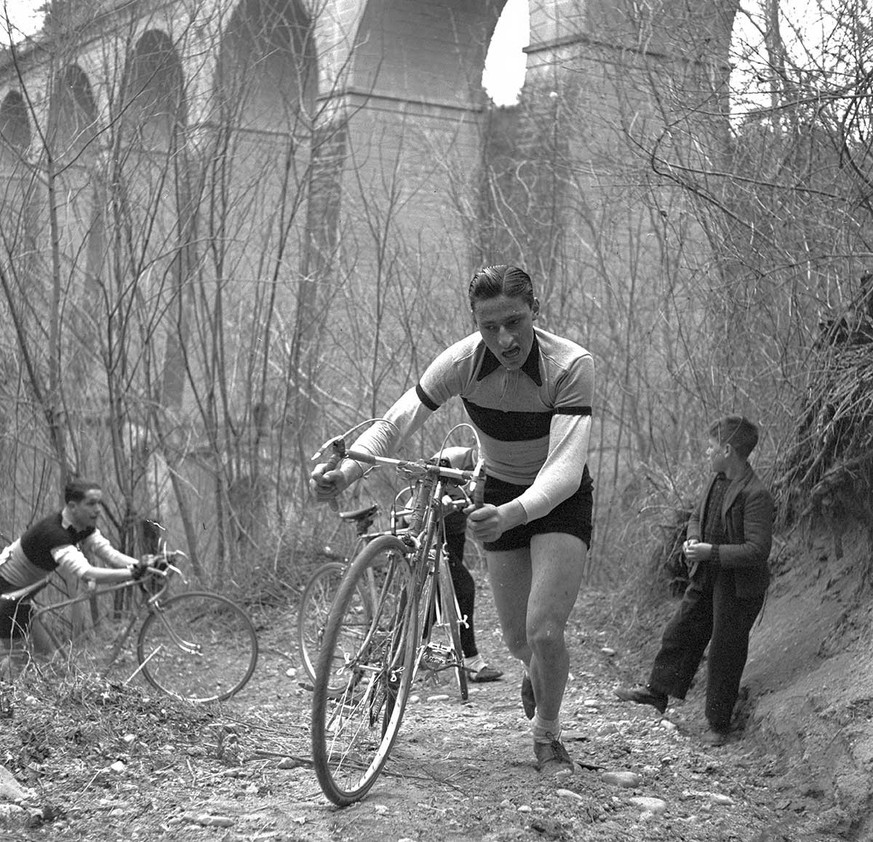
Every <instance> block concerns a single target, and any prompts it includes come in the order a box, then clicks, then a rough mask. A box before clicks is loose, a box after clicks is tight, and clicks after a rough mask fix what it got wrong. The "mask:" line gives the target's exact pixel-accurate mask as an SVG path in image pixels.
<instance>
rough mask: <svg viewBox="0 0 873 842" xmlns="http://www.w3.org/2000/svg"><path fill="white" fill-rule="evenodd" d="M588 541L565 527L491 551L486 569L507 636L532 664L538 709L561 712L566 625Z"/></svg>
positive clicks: (553, 715)
mask: <svg viewBox="0 0 873 842" xmlns="http://www.w3.org/2000/svg"><path fill="white" fill-rule="evenodd" d="M584 554H585V544H584V542H582V541H581V540H580V539H579V538H575V537H573V536H572V535H567V534H566V533H562V532H554V533H548V534H545V535H535V536H534V538H533V540H532V541H531V548H530V550H528V549H520V550H508V551H504V552H489V553H487V558H488V572H489V577H490V579H491V590H492V593H493V596H494V603H495V606H496V608H497V615H498V617H499V618H500V626H501V628H502V630H503V638H504V640H505V641H506V645H507V647H508V648H509V651H510V652H511V653H512V654H513V655H514V656H515V657H516V658H519V659H521V660H522V661H524V663H525V664H526V665H527V666H528V669H529V672H530V677H531V683H532V684H533V689H534V695H535V696H536V700H537V714H538V715H539V716H540V717H541V718H542V719H545V720H555V719H558V718H559V716H560V710H561V701H562V700H563V698H564V689H565V687H566V685H567V675H568V673H569V668H570V656H569V653H568V652H567V646H566V643H565V640H564V629H565V626H566V624H567V619H568V618H569V616H570V612H571V611H572V610H573V605H574V604H575V602H576V597H577V596H578V595H579V588H580V586H581V584H582V560H583V558H584Z"/></svg>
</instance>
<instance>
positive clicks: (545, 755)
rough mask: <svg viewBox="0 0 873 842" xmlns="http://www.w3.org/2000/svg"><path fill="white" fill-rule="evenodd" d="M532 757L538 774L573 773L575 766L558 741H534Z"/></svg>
mask: <svg viewBox="0 0 873 842" xmlns="http://www.w3.org/2000/svg"><path fill="white" fill-rule="evenodd" d="M534 755H535V756H536V759H537V770H538V771H540V772H552V773H555V772H571V773H572V772H573V771H574V770H575V766H574V765H573V761H572V760H571V759H570V755H569V754H567V749H565V748H564V744H563V743H562V742H561V741H560V740H556V739H550V740H549V741H548V742H547V743H541V742H539V741H538V740H534Z"/></svg>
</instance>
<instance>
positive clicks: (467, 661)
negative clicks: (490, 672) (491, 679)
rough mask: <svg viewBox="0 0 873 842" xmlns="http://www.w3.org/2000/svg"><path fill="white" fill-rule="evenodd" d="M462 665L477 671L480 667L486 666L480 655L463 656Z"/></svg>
mask: <svg viewBox="0 0 873 842" xmlns="http://www.w3.org/2000/svg"><path fill="white" fill-rule="evenodd" d="M464 666H465V667H466V668H467V669H469V670H473V672H479V670H480V669H482V667H484V666H486V663H485V659H484V658H483V657H482V656H481V655H473V657H471V658H464Z"/></svg>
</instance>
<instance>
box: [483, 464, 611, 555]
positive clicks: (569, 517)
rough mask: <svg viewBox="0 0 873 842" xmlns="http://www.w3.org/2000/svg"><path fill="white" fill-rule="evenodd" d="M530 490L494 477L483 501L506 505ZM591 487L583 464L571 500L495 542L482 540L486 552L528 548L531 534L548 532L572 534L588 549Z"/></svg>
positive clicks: (487, 478) (486, 487) (505, 533)
mask: <svg viewBox="0 0 873 842" xmlns="http://www.w3.org/2000/svg"><path fill="white" fill-rule="evenodd" d="M529 487H530V486H527V485H514V484H513V483H511V482H504V481H503V480H500V479H497V478H496V477H486V478H485V502H486V503H491V504H492V505H494V506H499V505H501V504H502V503H508V502H509V501H510V500H514V499H515V498H516V497H520V496H521V494H522V493H523V492H524V491H525V490H526V489H528V488H529ZM593 488H594V482H593V480H592V479H591V474H589V473H588V466H587V465H586V466H585V469H584V470H583V471H582V480H581V482H580V483H579V488H578V489H576V491H575V492H574V493H573V494H572V495H571V496H570V497H568V498H567V499H566V500H564V501H563V502H562V503H558V505H557V506H555V508H554V509H552V510H551V511H550V512H549V513H548V514H547V515H543V516H542V517H540V518H537V519H536V520H532V521H529V522H528V523H523V524H522V525H521V526H516V527H514V528H513V529H510V530H508V531H507V532H504V533H503V534H502V535H501V536H500V537H499V538H498V539H497V540H496V541H485V542H484V547H485V549H486V550H518V549H521V548H523V547H529V546H530V539H531V538H532V537H533V536H534V535H542V534H545V533H547V532H566V533H567V534H568V535H575V536H576V537H577V538H581V539H582V540H583V541H584V542H585V546H586V547H589V548H590V547H591V528H592V527H591V513H592V511H593V509H594V495H593Z"/></svg>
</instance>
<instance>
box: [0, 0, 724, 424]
mask: <svg viewBox="0 0 873 842" xmlns="http://www.w3.org/2000/svg"><path fill="white" fill-rule="evenodd" d="M504 4H505V0H172V2H162V0H53V2H52V6H51V10H50V13H49V16H48V20H47V24H46V28H45V31H44V32H43V33H42V35H40V36H39V37H38V38H37V39H35V40H33V41H32V42H28V43H26V44H23V45H21V46H19V47H17V48H15V49H14V50H12V51H8V52H7V53H6V54H5V56H4V57H3V61H2V67H0V138H2V143H0V181H2V196H0V223H2V226H0V227H2V253H0V264H2V266H3V268H4V273H5V277H6V278H7V280H8V279H12V278H18V279H19V281H18V283H19V287H18V289H19V291H20V293H21V295H23V296H24V297H25V298H28V300H31V303H32V306H33V308H34V310H39V308H40V306H43V305H40V304H39V303H36V302H37V301H38V300H43V302H44V306H45V307H46V308H47V310H48V308H50V305H51V304H52V302H53V301H54V303H55V304H58V302H61V304H63V303H64V302H67V303H66V305H65V306H66V311H65V312H67V313H69V312H71V308H72V306H73V304H72V303H73V302H75V301H78V300H84V301H87V300H89V298H90V299H91V300H92V301H93V300H100V301H102V302H104V303H105V304H106V306H107V307H109V308H110V310H112V312H115V313H117V312H119V311H120V310H123V309H124V306H123V305H121V304H119V302H121V301H130V302H133V303H131V307H133V306H137V307H143V306H144V305H143V302H150V303H151V312H153V313H155V315H154V318H153V322H148V320H143V321H142V322H141V325H140V330H139V336H140V340H141V343H142V347H141V349H140V350H141V353H142V354H143V359H145V358H148V359H149V366H150V367H151V370H153V371H160V378H159V380H160V384H159V388H158V389H157V390H156V391H155V392H154V393H151V392H150V395H151V399H153V400H154V401H156V402H157V403H159V404H161V405H164V406H182V405H183V404H184V402H185V400H187V398H186V397H185V392H186V389H187V388H190V384H191V382H192V380H191V377H190V376H187V378H186V372H189V375H190V369H191V367H192V365H196V366H199V367H200V370H201V373H202V372H204V371H207V370H209V369H210V363H209V362H208V361H207V360H206V359H205V358H204V357H203V355H200V357H198V359H197V360H195V361H194V362H192V355H191V353H190V352H189V350H188V349H187V348H186V346H185V342H186V339H187V338H188V337H191V336H193V335H197V336H198V337H200V338H201V339H202V343H203V346H204V347H205V346H212V347H213V348H220V347H224V346H223V345H222V342H223V341H224V340H225V339H229V336H224V335H223V333H222V331H229V328H228V326H229V325H231V324H233V325H234V331H235V333H234V337H235V338H234V339H233V341H232V342H230V345H231V346H233V347H234V350H233V351H232V352H229V353H230V354H231V356H233V357H234V360H235V363H236V365H237V369H236V371H237V380H238V384H237V385H239V384H242V385H241V386H239V389H238V394H237V395H236V396H235V397H234V396H233V394H232V393H233V391H234V390H233V389H228V394H230V395H231V396H230V397H229V398H228V399H227V400H228V401H229V403H230V404H234V405H235V406H236V409H235V410H234V412H235V417H241V416H242V415H243V414H245V413H247V412H248V413H249V414H250V416H251V417H250V418H249V423H250V425H251V426H252V427H257V426H258V424H257V423H256V419H255V417H254V416H256V415H257V412H256V411H255V409H252V407H255V408H256V407H258V406H260V405H261V401H262V400H265V401H266V403H268V404H269V403H271V402H273V403H275V398H274V399H269V398H263V395H262V396H261V397H260V398H259V396H258V395H257V394H253V393H252V390H251V388H250V386H251V384H252V383H254V382H256V381H257V382H260V381H259V380H258V377H260V375H258V377H256V376H255V372H256V371H258V370H259V368H258V367H259V366H260V367H261V369H263V371H264V372H266V371H267V370H268V369H269V367H270V365H272V364H273V363H272V362H271V359H272V358H270V351H268V350H265V349H268V348H275V347H276V344H277V343H284V345H283V354H284V356H283V358H282V361H281V364H280V365H279V366H278V368H280V369H281V372H280V375H279V377H280V378H281V377H289V378H291V379H292V380H295V379H296V385H297V388H298V392H300V393H303V392H305V393H306V395H307V397H306V400H307V401H311V400H312V399H313V398H312V396H313V387H312V383H313V382H314V380H315V379H316V378H317V377H318V376H319V375H320V373H321V374H323V373H324V368H323V367H324V362H325V357H326V356H330V354H331V353H333V354H334V355H339V357H342V356H343V355H345V358H346V362H345V363H342V362H337V365H341V364H342V365H347V364H348V363H349V361H359V360H358V356H359V355H362V356H363V357H364V358H366V357H367V354H368V353H369V351H366V350H365V351H362V352H361V351H360V348H361V346H362V345H363V346H367V347H368V343H372V342H374V341H376V340H374V339H373V337H372V335H371V334H372V331H370V330H365V329H364V328H363V327H362V326H361V325H360V324H357V325H356V321H357V322H365V323H366V324H369V325H372V324H375V323H377V320H378V318H379V316H380V313H381V311H380V310H379V308H380V307H382V308H384V307H389V308H390V307H396V306H399V305H398V302H401V303H402V306H404V307H409V308H410V311H411V312H415V313H417V314H418V316H417V318H418V320H417V321H416V320H415V319H408V320H407V321H406V322H405V323H404V324H402V325H400V326H394V327H393V328H392V329H391V330H392V331H393V337H394V341H393V343H392V342H388V343H387V345H388V346H389V347H388V349H387V353H391V354H395V357H394V358H392V359H395V358H396V359H400V358H402V357H408V356H409V355H410V354H409V352H408V350H402V349H401V350H398V348H399V346H400V340H401V339H403V340H409V339H410V338H416V337H417V338H418V339H420V340H421V343H420V344H421V346H422V347H421V348H418V344H419V343H415V342H413V343H412V346H413V348H412V356H413V361H412V362H411V363H410V362H407V363H406V364H405V367H400V368H399V369H398V370H395V371H394V372H393V373H392V377H394V378H395V379H398V380H404V378H407V379H408V377H409V376H410V372H411V371H412V370H413V369H414V367H415V365H416V360H415V359H414V357H415V352H416V348H418V352H419V353H421V354H422V355H423V356H424V357H427V356H429V347H428V342H434V343H437V344H438V343H440V342H442V341H443V340H444V338H445V337H451V336H457V334H458V331H459V328H458V316H457V313H458V312H459V305H460V304H461V302H462V297H461V296H462V293H463V291H462V286H463V278H465V277H466V276H467V275H468V273H469V272H470V269H471V268H472V267H474V266H475V265H479V264H481V263H482V262H501V261H504V260H506V261H521V262H523V263H524V264H525V265H527V266H528V267H529V268H530V269H531V270H532V271H533V272H534V273H536V276H537V277H539V278H540V279H541V280H542V281H543V283H544V285H545V286H544V288H543V290H542V292H543V294H544V295H545V297H546V299H547V303H548V301H549V300H550V292H551V291H553V290H555V289H557V287H556V286H555V285H557V284H559V283H564V284H565V285H566V284H570V285H571V286H572V284H574V283H575V284H578V283H579V280H578V279H579V278H580V277H582V276H586V277H588V278H589V280H590V281H591V284H592V287H591V289H594V286H596V284H595V278H599V279H600V281H599V282H600V283H602V288H603V290H604V294H603V295H602V296H601V297H600V298H599V300H598V302H597V306H605V302H606V297H607V293H609V294H612V293H611V292H610V291H611V290H614V284H612V282H611V281H610V280H609V276H610V275H614V276H622V275H624V274H626V273H627V265H628V263H629V262H632V263H633V264H634V265H635V266H636V265H647V266H648V268H647V269H646V271H645V272H644V273H643V274H644V276H645V277H648V278H652V279H654V278H656V277H658V276H659V273H662V272H663V265H662V262H663V260H664V259H665V258H664V255H663V252H664V243H663V242H662V241H659V243H658V244H657V245H653V246H652V247H651V248H649V246H648V245H646V243H648V242H649V241H650V240H651V238H652V237H653V236H655V235H657V236H661V234H659V230H660V229H659V226H660V227H663V226H664V220H665V219H667V218H669V219H670V222H671V224H673V223H674V222H675V220H676V219H678V216H679V215H678V214H674V210H675V205H674V203H673V200H670V201H666V200H665V202H664V208H663V209H661V210H660V211H659V212H657V213H654V214H653V213H652V209H651V204H650V205H649V206H648V207H645V208H644V207H642V205H640V206H638V205H637V202H638V200H639V199H640V196H641V195H643V194H644V193H645V194H647V195H651V194H652V192H653V190H655V191H656V190H660V189H662V188H663V185H655V186H653V183H652V180H651V178H650V176H645V177H642V176H639V174H640V173H642V172H643V171H644V170H647V169H649V170H650V169H651V161H652V155H651V152H652V149H654V148H655V145H656V144H657V148H658V149H659V150H660V152H664V151H665V150H670V149H673V150H674V151H675V150H682V151H683V154H686V155H688V154H693V155H696V156H698V157H700V158H705V159H707V160H711V159H713V158H716V157H717V156H718V155H719V154H720V152H721V148H722V147H723V144H724V140H725V131H724V129H725V127H726V98H725V90H726V82H727V75H728V65H727V55H728V45H729V40H730V34H731V28H732V22H733V17H734V13H735V10H736V6H737V3H736V0H655V2H651V3H642V2H637V0H530V11H531V43H530V47H529V48H528V50H527V77H526V82H525V88H524V90H523V92H522V97H521V102H520V104H519V105H518V106H516V107H513V108H508V109H497V108H495V107H493V106H491V105H490V104H489V102H488V99H487V96H486V94H485V92H484V91H483V89H482V86H481V76H482V70H483V66H484V60H485V56H486V51H487V48H488V45H489V42H490V39H491V36H492V33H493V31H494V27H495V25H496V23H497V21H498V18H499V16H500V14H501V11H502V9H503V7H504ZM689 126H691V127H693V130H692V129H689ZM629 138H630V142H629ZM634 144H636V146H637V149H636V152H634V151H633V149H632V148H633V147H634ZM622 149H630V150H631V151H629V152H625V151H621V150H622ZM677 154H678V153H677ZM668 157H669V156H668ZM559 169H560V170H561V172H560V173H559ZM632 172H635V173H636V174H637V175H635V176H634V177H633V178H632V177H631V176H630V173H632ZM556 173H558V175H556ZM561 173H563V174H561ZM637 176H639V177H637ZM631 183H633V184H634V185H635V186H634V187H633V189H631V188H629V186H628V185H629V184H631ZM582 204H584V211H585V215H584V221H583V222H582V223H580V222H579V219H580V217H579V213H580V207H581V205H582ZM498 205H499V206H498ZM656 205H657V202H656ZM661 233H663V232H661ZM594 240H597V242H596V243H594V242H593V241H594ZM640 243H642V244H643V245H642V246H640V245H639V244H640ZM634 244H635V245H634ZM634 248H635V249H638V250H639V249H642V250H643V251H644V252H646V253H645V255H643V256H642V257H641V256H640V253H637V254H635V256H634V257H633V259H632V260H631V259H629V257H628V254H629V250H632V249H634ZM52 276H53V277H55V278H56V281H58V283H56V285H55V287H54V288H53V289H51V290H50V289H48V287H46V285H45V279H46V278H47V277H52ZM644 280H645V278H644ZM9 294H11V293H9V292H7V297H8V295H9ZM586 295H587V296H588V297H589V298H590V299H591V301H592V302H593V301H594V297H595V295H594V293H593V292H591V291H590V290H589V291H588V292H586ZM552 299H553V300H554V302H555V303H554V305H553V311H554V315H555V318H556V323H557V322H561V321H563V322H567V321H571V322H572V321H574V320H577V319H578V314H577V313H576V311H574V310H572V307H571V309H569V310H567V307H570V304H571V302H572V299H573V296H572V295H571V296H566V295H564V296H558V295H557V294H555V295H554V296H552ZM110 300H111V301H112V302H115V303H113V304H111V306H110V303H106V302H110ZM219 302H220V303H219ZM198 307H199V308H200V309H198ZM328 307H329V308H330V309H329V310H328V309H327V308H328ZM113 308H114V309H113ZM62 309H63V307H62ZM86 310H87V308H86ZM340 310H341V311H342V318H341V319H339V318H338V317H337V313H338V312H339V311H340ZM158 314H165V315H168V316H169V318H168V320H165V321H164V322H162V321H161V320H160V317H159V315H158ZM192 314H193V315H192ZM204 314H205V315H204ZM85 315H87V313H86V314H85ZM92 321H93V320H91V321H89V319H88V318H85V316H82V318H81V319H80V320H79V321H78V322H75V327H76V330H75V331H72V332H73V333H75V335H76V339H77V341H82V337H83V334H87V332H88V331H95V332H96V333H95V336H97V335H98V334H99V333H100V330H101V327H100V325H95V324H93V323H92ZM339 321H342V323H343V325H344V327H343V328H342V330H339V331H334V334H333V336H332V339H331V343H330V345H331V348H332V349H333V350H332V351H331V350H330V349H329V348H328V347H327V344H326V340H325V333H324V330H325V325H328V326H329V325H331V324H334V323H338V322H339ZM267 324H269V330H268V329H267V328H265V325H267ZM62 327H63V326H62V325H61V323H60V322H59V323H57V324H56V323H55V322H52V323H51V324H50V325H46V331H47V340H48V341H49V342H50V343H51V341H53V340H57V339H58V338H59V337H58V336H57V335H55V334H56V333H57V332H58V331H59V330H62ZM207 327H208V330H209V331H210V332H209V338H208V340H207V339H206V338H204V336H205V334H204V331H206V330H207ZM53 332H54V333H53ZM390 332H391V331H389V333H390ZM60 341H62V338H61V340H60ZM95 341H96V340H95ZM131 341H132V340H131ZM594 341H596V340H594ZM407 344H409V343H408V342H407ZM158 349H159V350H158ZM383 352H386V351H385V349H384V348H383ZM107 353H108V352H107ZM126 354H127V356H128V358H129V357H130V351H129V349H128V351H127V352H126ZM149 355H155V356H154V359H152V358H151V356H149ZM225 362H226V361H225ZM82 364H83V363H82V362H81V355H77V354H75V353H71V354H70V356H69V359H68V360H67V361H66V362H65V363H61V365H62V366H63V367H65V368H68V369H73V370H75V369H76V366H78V365H82ZM55 365H57V363H55ZM394 365H395V369H397V366H396V364H394ZM114 370H115V369H113V371H114ZM371 375H372V377H373V379H374V380H375V379H377V376H376V375H375V374H373V372H372V371H371ZM266 377H267V375H266V374H264V375H263V378H261V379H264V378H266ZM273 377H274V378H275V377H276V374H275V372H274V373H273ZM186 382H187V384H188V385H187V386H186ZM332 389H333V390H334V391H333V397H334V398H336V399H337V400H345V399H347V398H348V397H349V396H348V394H346V392H343V391H342V389H341V387H338V386H337V387H334V386H330V387H327V390H328V392H330V391H331V390H332ZM337 389H338V390H339V391H337ZM363 391H364V392H366V394H367V399H368V400H370V399H372V402H373V407H372V408H370V407H368V409H375V406H376V405H377V404H378V402H379V400H381V399H382V398H381V396H380V397H379V398H378V399H377V398H376V397H375V393H376V391H377V389H376V387H375V385H374V384H373V383H372V382H369V383H367V384H366V388H365V389H363ZM294 411H295V413H296V416H295V417H296V418H297V419H298V422H299V423H301V425H303V424H304V423H305V419H306V418H307V417H309V416H308V415H307V411H306V409H305V407H303V406H302V405H301V406H297V408H296V409H295V410H294ZM371 414H372V411H371Z"/></svg>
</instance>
